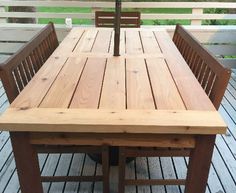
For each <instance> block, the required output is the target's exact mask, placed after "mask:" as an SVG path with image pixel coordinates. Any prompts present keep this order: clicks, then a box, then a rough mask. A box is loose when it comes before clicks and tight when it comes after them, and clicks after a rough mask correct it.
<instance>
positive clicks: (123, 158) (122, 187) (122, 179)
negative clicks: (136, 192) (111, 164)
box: [118, 147, 126, 193]
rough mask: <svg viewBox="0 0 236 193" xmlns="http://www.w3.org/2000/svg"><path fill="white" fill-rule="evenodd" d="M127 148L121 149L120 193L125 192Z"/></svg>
mask: <svg viewBox="0 0 236 193" xmlns="http://www.w3.org/2000/svg"><path fill="white" fill-rule="evenodd" d="M125 161H126V155H125V147H119V185H118V193H124V192H125Z"/></svg>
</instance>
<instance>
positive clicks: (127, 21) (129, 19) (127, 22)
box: [95, 11, 140, 28]
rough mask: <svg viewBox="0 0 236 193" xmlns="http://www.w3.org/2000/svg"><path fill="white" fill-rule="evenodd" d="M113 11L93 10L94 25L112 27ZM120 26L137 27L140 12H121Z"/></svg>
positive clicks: (138, 25)
mask: <svg viewBox="0 0 236 193" xmlns="http://www.w3.org/2000/svg"><path fill="white" fill-rule="evenodd" d="M114 20H115V13H114V12H106V11H96V12H95V25H96V27H114ZM121 27H125V28H139V27H140V12H122V13H121Z"/></svg>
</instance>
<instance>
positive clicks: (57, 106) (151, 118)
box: [0, 28, 226, 193]
mask: <svg viewBox="0 0 236 193" xmlns="http://www.w3.org/2000/svg"><path fill="white" fill-rule="evenodd" d="M113 35H114V32H113V30H112V29H95V28H89V29H81V28H74V29H72V31H71V32H70V33H69V35H68V36H67V37H66V38H65V39H64V40H63V42H62V43H61V44H60V46H59V47H58V49H57V50H56V51H55V52H54V53H53V55H52V56H51V57H50V58H49V59H48V61H47V62H46V63H45V65H44V66H43V67H42V68H41V69H40V70H39V72H38V73H37V74H36V75H35V77H34V78H33V79H32V81H31V82H30V83H29V84H28V86H27V87H26V88H25V89H24V90H23V92H22V93H21V94H20V95H19V96H18V97H17V98H16V100H15V101H14V102H13V103H12V104H11V106H10V108H9V109H8V110H7V111H6V112H5V113H4V114H3V115H2V116H1V118H0V125H1V128H4V129H5V130H8V131H11V134H14V136H15V137H14V138H13V139H12V140H13V143H14V144H18V145H19V146H18V147H17V151H18V152H15V156H18V159H17V160H21V161H22V162H24V164H22V163H20V161H18V162H19V163H18V164H17V165H18V172H19V173H21V172H24V175H23V176H24V178H25V179H26V180H28V181H29V182H31V181H32V180H33V181H34V182H35V181H36V184H37V183H38V186H40V185H39V184H40V181H39V175H40V174H39V171H38V170H37V169H36V168H37V167H36V166H35V164H33V163H35V160H37V157H36V155H35V154H31V153H30V152H31V149H32V144H50V145H57V144H62V145H71V144H76V145H102V144H108V145H111V146H145V147H148V146H150V147H152V146H157V147H176V148H183V147H187V148H188V147H190V148H194V152H193V153H192V154H191V161H190V164H189V171H188V177H187V183H186V192H188V193H190V192H191V193H193V192H194V193H195V192H196V190H197V189H198V190H199V187H202V189H204V186H205V185H206V181H207V177H208V169H209V166H210V161H211V156H212V151H213V146H214V141H215V135H216V134H218V133H225V131H226V125H225V123H224V121H223V120H222V119H221V117H220V115H219V114H218V112H217V111H216V110H215V108H214V106H213V104H212V103H211V101H210V100H209V98H208V96H207V95H206V94H205V92H204V90H203V89H202V88H201V86H200V84H199V83H198V81H197V80H196V79H195V77H194V75H193V74H192V72H191V70H190V69H189V67H188V65H187V64H186V63H185V61H184V59H183V58H182V56H181V55H180V53H179V52H178V50H177V48H176V47H175V45H174V43H173V42H172V40H171V38H170V37H169V35H168V33H167V32H166V31H164V30H160V29H159V30H158V29H155V30H153V29H123V30H122V31H121V43H120V47H121V56H120V57H113V53H112V52H113ZM26 135H27V137H25V136H26ZM22 144H23V145H22ZM25 149H28V151H25ZM22 152H24V153H22ZM21 154H23V155H24V156H25V157H23V156H20V155H21ZM25 158H27V159H25ZM21 185H22V186H30V184H27V183H25V184H21ZM200 189H201V188H200ZM196 193H200V192H196Z"/></svg>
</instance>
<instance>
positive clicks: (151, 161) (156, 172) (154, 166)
mask: <svg viewBox="0 0 236 193" xmlns="http://www.w3.org/2000/svg"><path fill="white" fill-rule="evenodd" d="M148 166H149V175H150V178H151V179H163V172H162V168H161V165H160V158H159V157H149V158H148ZM151 189H152V192H160V193H166V191H165V187H164V186H151Z"/></svg>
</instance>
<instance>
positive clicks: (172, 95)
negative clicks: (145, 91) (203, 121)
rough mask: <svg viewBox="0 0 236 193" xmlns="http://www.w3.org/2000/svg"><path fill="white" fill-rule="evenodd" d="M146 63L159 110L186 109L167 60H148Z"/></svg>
mask: <svg viewBox="0 0 236 193" xmlns="http://www.w3.org/2000/svg"><path fill="white" fill-rule="evenodd" d="M146 63H147V68H148V73H149V76H150V81H151V87H152V91H153V95H154V98H155V102H156V106H157V109H185V106H184V103H183V101H182V98H181V96H180V94H179V92H178V89H177V88H176V85H175V82H174V81H173V78H172V76H171V74H170V71H169V69H168V66H167V64H166V62H165V60H163V59H146ZM167 85H168V86H167Z"/></svg>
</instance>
